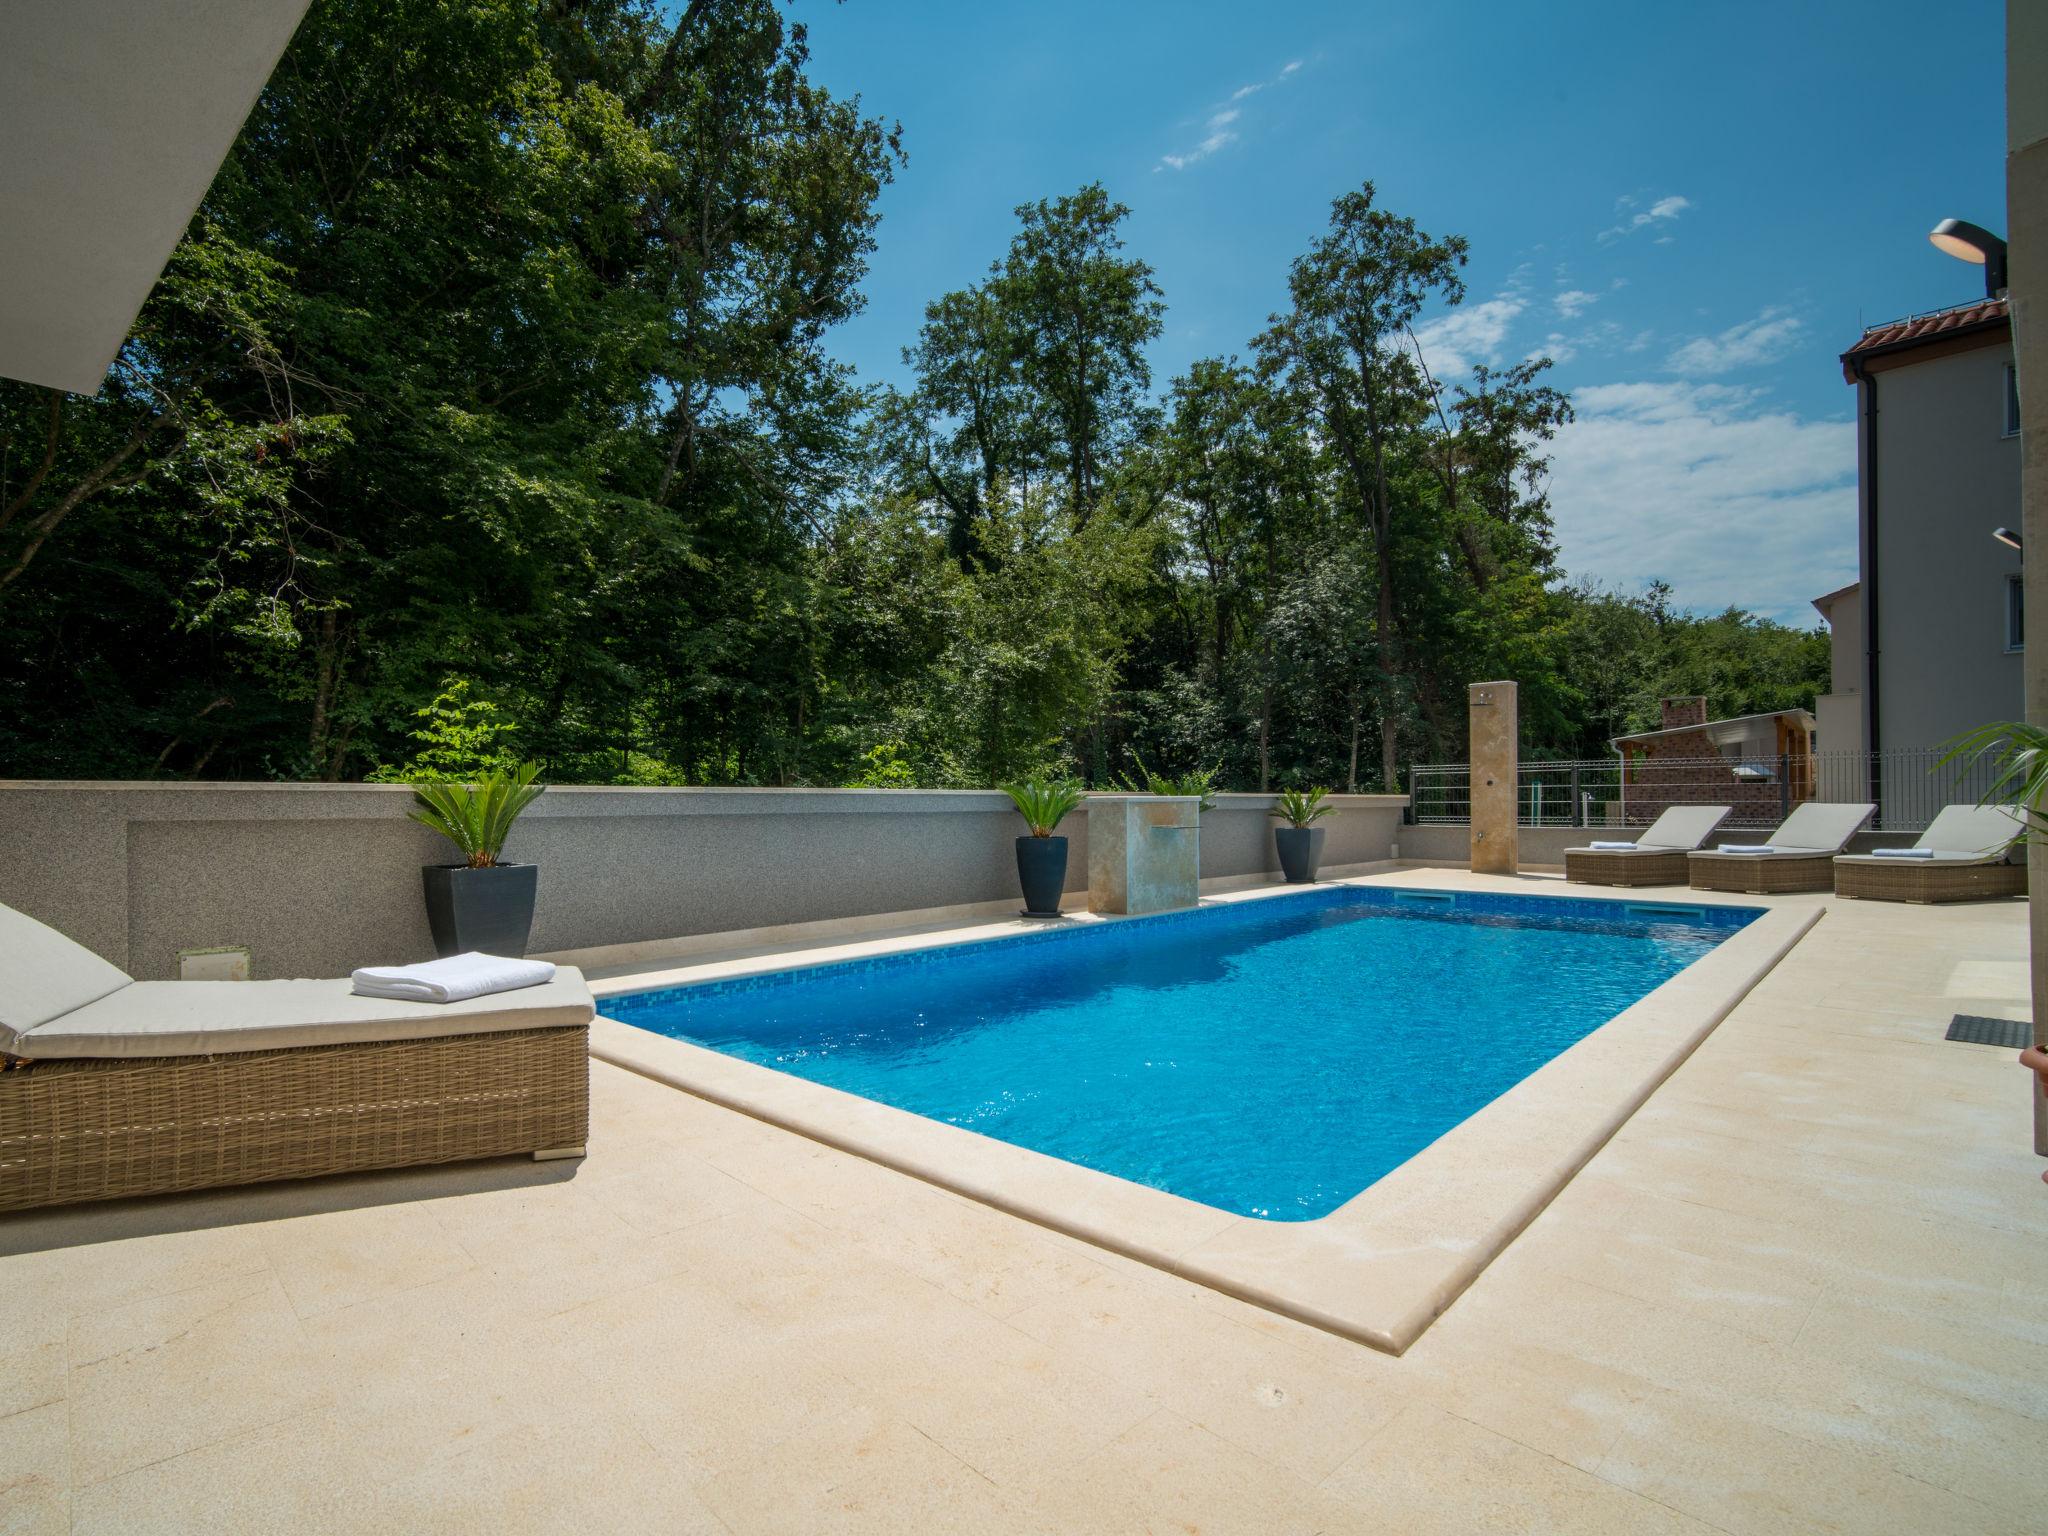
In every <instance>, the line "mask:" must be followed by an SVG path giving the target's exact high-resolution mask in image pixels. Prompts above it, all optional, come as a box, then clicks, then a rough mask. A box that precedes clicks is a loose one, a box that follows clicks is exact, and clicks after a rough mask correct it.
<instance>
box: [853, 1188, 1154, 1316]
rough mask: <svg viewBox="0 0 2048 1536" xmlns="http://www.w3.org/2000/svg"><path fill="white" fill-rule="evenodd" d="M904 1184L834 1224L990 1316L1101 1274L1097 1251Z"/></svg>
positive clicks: (878, 1253) (886, 1259) (868, 1250)
mask: <svg viewBox="0 0 2048 1536" xmlns="http://www.w3.org/2000/svg"><path fill="white" fill-rule="evenodd" d="M906 1184H907V1185H908V1187H904V1188H896V1189H892V1190H891V1191H890V1194H889V1196H888V1198H886V1199H884V1200H882V1201H880V1202H877V1203H872V1204H862V1205H857V1206H854V1207H852V1208H851V1209H849V1210H846V1211H844V1212H842V1213H840V1219H839V1220H837V1221H836V1222H835V1223H834V1224H835V1225H837V1226H840V1227H841V1228H843V1229H844V1230H845V1231H847V1232H848V1233H850V1234H851V1235H852V1237H853V1240H854V1242H855V1244H856V1245H857V1246H858V1247H859V1248H860V1249H861V1250H862V1251H863V1252H866V1253H870V1254H872V1255H874V1256H875V1257H876V1258H877V1259H878V1260H880V1261H881V1262H883V1263H888V1264H894V1265H897V1266H900V1267H901V1268H904V1269H907V1270H909V1271H910V1272H911V1273H912V1274H915V1275H917V1276H918V1277H920V1278H921V1279H924V1280H927V1281H929V1282H930V1283H932V1284H933V1285H936V1286H938V1287H939V1289H941V1290H943V1291H945V1292H946V1293H947V1294H948V1295H950V1296H954V1297H957V1298H958V1299H959V1300H962V1301H966V1302H971V1303H973V1304H974V1305H975V1306H977V1307H979V1308H980V1309H981V1310H983V1311H984V1312H987V1313H989V1314H990V1315H991V1316H994V1317H1009V1316H1012V1315H1013V1314H1015V1313H1017V1312H1020V1311H1022V1310H1023V1309H1024V1308H1026V1307H1028V1306H1031V1305H1033V1304H1034V1303H1036V1302H1039V1301H1043V1300H1045V1299H1046V1298H1047V1297H1049V1296H1053V1295H1056V1294H1058V1293H1059V1292H1061V1291H1063V1290H1066V1289H1067V1288H1069V1287H1071V1286H1074V1285H1079V1284H1086V1283H1088V1281H1089V1280H1090V1279H1092V1278H1093V1277H1094V1276H1095V1275H1096V1274H1098V1273H1100V1272H1101V1270H1102V1266H1101V1264H1100V1263H1098V1262H1097V1260H1096V1257H1095V1255H1096V1254H1098V1253H1100V1252H1101V1250H1100V1249H1090V1248H1085V1247H1081V1246H1073V1247H1069V1246H1066V1245H1063V1244H1054V1243H1048V1242H1046V1241H1045V1240H1044V1238H1043V1236H1042V1235H1041V1231H1040V1229H1039V1228H1036V1227H1033V1226H1031V1225H1030V1224H1029V1223H1027V1222H1020V1221H1019V1220H1017V1218H1015V1217H1013V1216H1009V1215H1006V1214H1004V1213H1003V1212H1001V1211H995V1210H991V1209H990V1208H989V1207H987V1206H985V1205H977V1204H975V1203H974V1202H972V1201H967V1200H963V1199H961V1198H960V1197H959V1196H956V1195H952V1194H949V1193H947V1192H945V1191H943V1190H939V1189H935V1188H933V1187H931V1186H930V1185H921V1184H917V1183H916V1182H915V1181H906ZM1154 1273H1157V1271H1154Z"/></svg>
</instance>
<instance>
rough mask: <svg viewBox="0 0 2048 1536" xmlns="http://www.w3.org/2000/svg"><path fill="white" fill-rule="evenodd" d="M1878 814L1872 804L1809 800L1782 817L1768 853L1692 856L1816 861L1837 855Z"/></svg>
mask: <svg viewBox="0 0 2048 1536" xmlns="http://www.w3.org/2000/svg"><path fill="white" fill-rule="evenodd" d="M1876 814H1877V807H1876V806H1874V805H1836V804H1833V803H1831V802H1828V801H1822V800H1809V801H1807V802H1806V804H1804V805H1802V806H1800V807H1799V808H1798V809H1796V810H1795V811H1793V812H1792V814H1791V815H1790V816H1787V817H1786V818H1785V823H1784V825H1783V826H1781V827H1779V828H1778V829H1777V830H1776V831H1775V832H1773V833H1772V834H1771V835H1770V836H1769V837H1768V838H1766V839H1765V840H1764V841H1765V842H1766V843H1767V844H1769V846H1770V849H1771V851H1770V852H1769V853H1705V852H1702V853H1695V854H1694V855H1693V857H1694V858H1696V859H1815V858H1823V857H1827V856H1829V855H1832V854H1837V853H1840V852H1841V851H1842V849H1843V848H1845V847H1846V846H1848V842H1849V839H1850V838H1852V837H1854V836H1855V835H1856V834H1857V833H1858V832H1859V831H1861V830H1862V827H1863V824H1864V823H1865V822H1866V821H1868V820H1870V818H1871V817H1873V816H1875V815H1876Z"/></svg>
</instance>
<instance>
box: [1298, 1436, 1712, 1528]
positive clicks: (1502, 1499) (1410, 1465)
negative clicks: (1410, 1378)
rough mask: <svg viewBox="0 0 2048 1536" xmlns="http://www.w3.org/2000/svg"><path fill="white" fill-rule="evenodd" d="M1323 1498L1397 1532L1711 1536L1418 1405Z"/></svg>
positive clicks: (1341, 1472)
mask: <svg viewBox="0 0 2048 1536" xmlns="http://www.w3.org/2000/svg"><path fill="white" fill-rule="evenodd" d="M1323 1491H1324V1492H1325V1493H1328V1494H1330V1495H1332V1496H1334V1497H1337V1498H1340V1499H1343V1500H1345V1501H1346V1502H1347V1503H1350V1504H1353V1505H1355V1506H1356V1507H1358V1508H1359V1509H1361V1510H1369V1511H1371V1513H1372V1516H1373V1518H1374V1519H1376V1520H1379V1521H1382V1522H1384V1523H1385V1525H1386V1527H1387V1528H1388V1529H1390V1530H1396V1531H1429V1530H1446V1531H1514V1532H1517V1533H1523V1536H1538V1533H1544V1532H1557V1533H1570V1536H1599V1533H1603V1532H1606V1533H1613V1536H1651V1533H1656V1532H1669V1533H1673V1536H1680V1533H1687V1536H1709V1533H1710V1531H1711V1529H1712V1528H1711V1527H1710V1526H1708V1525H1706V1524H1704V1523H1702V1522H1700V1521H1697V1520H1694V1519H1691V1518H1688V1517H1687V1516H1685V1515H1682V1514H1680V1513H1678V1512H1677V1511H1675V1510H1673V1509H1670V1508H1668V1507H1666V1506H1665V1505H1664V1504H1662V1503H1659V1502H1656V1501H1654V1500H1652V1499H1650V1498H1646V1497H1643V1496H1641V1495H1639V1494H1637V1493H1633V1492H1630V1491H1628V1490H1625V1489H1622V1488H1619V1487H1617V1486H1615V1485H1614V1484H1612V1483H1609V1482H1605V1481H1603V1480H1602V1479H1600V1478H1598V1477H1595V1476H1593V1475H1592V1474H1590V1473H1587V1472H1583V1471H1581V1470H1579V1469H1578V1468H1577V1467H1574V1466H1569V1465H1567V1464H1566V1463H1564V1462H1562V1461H1559V1460H1557V1459H1555V1458H1554V1457H1550V1456H1546V1455H1544V1454H1543V1453H1542V1452H1540V1451H1536V1450H1532V1449H1530V1448H1529V1447H1528V1446H1526V1445H1523V1444H1521V1443H1520V1442H1519V1441H1515V1440H1510V1439H1508V1438H1507V1437H1506V1436H1504V1435H1498V1434H1495V1433H1494V1432H1493V1431H1491V1430H1488V1429H1482V1428H1481V1427H1480V1426H1479V1425H1477V1424H1473V1423H1469V1422H1467V1421H1466V1420H1464V1419H1461V1418H1459V1417H1457V1416H1456V1415H1455V1414H1450V1413H1445V1412H1444V1411H1443V1410H1441V1409H1438V1408H1434V1407H1430V1406H1427V1405H1424V1404H1417V1405H1415V1406H1412V1407H1410V1408H1408V1409H1406V1410H1405V1411H1404V1412H1403V1413H1402V1414H1401V1415H1400V1417H1399V1418H1397V1419H1395V1420H1394V1422H1393V1423H1391V1424H1389V1425H1388V1426H1387V1427H1386V1428H1385V1429H1384V1430H1382V1431H1381V1432H1380V1433H1379V1434H1377V1435H1375V1436H1373V1438H1372V1439H1371V1440H1369V1441H1367V1442H1366V1444H1365V1446H1364V1447H1363V1448H1362V1449H1361V1450H1360V1451H1359V1452H1358V1454H1357V1455H1355V1456H1353V1457H1352V1458H1351V1459H1350V1460H1348V1461H1346V1462H1345V1463H1344V1465H1343V1466H1341V1467H1339V1468H1338V1469H1337V1470H1336V1471H1335V1472H1334V1473H1332V1474H1331V1475H1330V1477H1329V1478H1328V1479H1326V1480H1325V1481H1324V1483H1323Z"/></svg>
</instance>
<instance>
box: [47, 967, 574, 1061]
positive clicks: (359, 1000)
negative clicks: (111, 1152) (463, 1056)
mask: <svg viewBox="0 0 2048 1536" xmlns="http://www.w3.org/2000/svg"><path fill="white" fill-rule="evenodd" d="M595 1012H596V1008H595V1005H594V1004H593V1003H592V1002H591V998H590V989H589V988H588V987H586V986H585V985H584V984H583V973H582V972H580V971H578V970H577V969H576V968H575V967H574V966H568V965H565V966H562V967H560V968H559V969H558V970H557V971H556V972H555V979H554V980H553V981H550V982H546V983H544V984H543V985H541V986H537V987H524V988H522V989H520V990H519V991H517V992H506V993H500V994H499V995H497V996H495V997H478V998H472V999H470V1000H469V1001H467V1002H460V1003H401V1002H394V1001H391V1000H389V999H385V998H377V997H357V996H355V995H353V994H352V993H351V992H350V991H349V984H348V983H347V982H346V981H138V982H133V983H131V984H130V985H128V986H125V987H123V988H121V989H120V990H119V991H117V992H112V993H109V994H108V995H106V996H104V997H100V998H97V999H95V1000H94V1001H92V1002H89V1003H87V1004H86V1005H85V1006H84V1007H82V1008H78V1009H75V1010H73V1011H72V1012H70V1013H67V1014H64V1015H62V1016H61V1017H59V1018H55V1019H51V1020H49V1021H48V1022H47V1023H41V1024H38V1025H37V1026H36V1027H35V1028H33V1029H31V1030H28V1031H26V1032H25V1033H24V1034H23V1035H22V1036H21V1037H20V1043H19V1044H17V1045H15V1046H12V1047H10V1049H12V1050H13V1052H14V1053H15V1054H16V1055H18V1056H27V1057H29V1058H31V1059H33V1060H55V1059H62V1058H68V1057H79V1056H90V1057H137V1056H211V1055H216V1054H220V1053H224V1052H232V1051H261V1050H276V1049H280V1048H282V1047H286V1046H297V1045H354V1044H360V1043H362V1042H365V1041H372V1040H425V1039H430V1038H436V1037H439V1036H443V1035H475V1034H486V1033H489V1032H491V1031H493V1030H505V1029H549V1028H557V1027H560V1026H563V1025H573V1024H588V1023H589V1022H590V1020H591V1017H592V1015H593V1014H594V1013H595Z"/></svg>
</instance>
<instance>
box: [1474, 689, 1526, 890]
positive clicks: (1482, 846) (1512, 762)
mask: <svg viewBox="0 0 2048 1536" xmlns="http://www.w3.org/2000/svg"><path fill="white" fill-rule="evenodd" d="M1467 709H1468V712H1469V714H1470V718H1471V722H1472V750H1471V753H1470V754H1469V755H1470V757H1471V760H1472V873H1474V874H1475V875H1512V874H1514V873H1516V870H1517V860H1518V857H1519V854H1520V847H1519V840H1518V836H1517V833H1516V831H1515V826H1516V819H1517V818H1516V812H1517V810H1518V806H1517V803H1516V802H1517V796H1518V793H1519V792H1518V789H1517V783H1518V780H1519V778H1520V770H1521V747H1520V744H1519V740H1518V738H1519V736H1520V731H1521V727H1520V724H1519V721H1518V718H1517V716H1518V714H1519V705H1518V703H1517V700H1516V690H1515V685H1514V684H1513V683H1474V684H1473V685H1472V686H1471V688H1470V689H1469V690H1468V701H1467Z"/></svg>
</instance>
